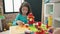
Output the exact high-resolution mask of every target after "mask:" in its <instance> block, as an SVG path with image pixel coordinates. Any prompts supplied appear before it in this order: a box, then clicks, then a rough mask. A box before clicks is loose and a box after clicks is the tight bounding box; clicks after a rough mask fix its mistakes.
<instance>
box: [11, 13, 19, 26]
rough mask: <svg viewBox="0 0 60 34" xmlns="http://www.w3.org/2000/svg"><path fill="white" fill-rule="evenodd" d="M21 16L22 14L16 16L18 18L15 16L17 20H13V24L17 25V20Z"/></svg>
mask: <svg viewBox="0 0 60 34" xmlns="http://www.w3.org/2000/svg"><path fill="white" fill-rule="evenodd" d="M19 16H20V15H19V14H18V15H17V16H16V18H15V20H14V21H13V24H12V25H13V26H14V25H16V21H17V20H19Z"/></svg>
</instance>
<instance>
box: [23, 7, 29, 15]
mask: <svg viewBox="0 0 60 34" xmlns="http://www.w3.org/2000/svg"><path fill="white" fill-rule="evenodd" d="M27 12H28V8H27V7H25V6H24V7H22V14H25V15H26V14H27Z"/></svg>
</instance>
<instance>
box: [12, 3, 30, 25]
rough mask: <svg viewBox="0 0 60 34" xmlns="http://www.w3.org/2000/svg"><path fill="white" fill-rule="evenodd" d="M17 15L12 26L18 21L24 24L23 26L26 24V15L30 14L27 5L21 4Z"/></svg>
mask: <svg viewBox="0 0 60 34" xmlns="http://www.w3.org/2000/svg"><path fill="white" fill-rule="evenodd" d="M19 12H20V13H19V14H18V15H17V16H16V18H15V20H14V21H13V25H16V21H17V20H20V21H22V22H24V24H27V21H28V20H27V15H28V14H29V13H30V12H31V9H30V6H29V3H27V2H23V3H22V5H21V7H20V9H19Z"/></svg>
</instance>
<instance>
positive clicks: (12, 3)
mask: <svg viewBox="0 0 60 34" xmlns="http://www.w3.org/2000/svg"><path fill="white" fill-rule="evenodd" d="M22 2H24V0H3V7H4V13H16V12H19V7H20V6H21V3H22Z"/></svg>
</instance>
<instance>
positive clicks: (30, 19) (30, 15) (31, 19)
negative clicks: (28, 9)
mask: <svg viewBox="0 0 60 34" xmlns="http://www.w3.org/2000/svg"><path fill="white" fill-rule="evenodd" d="M27 19H28V24H29V25H31V24H33V23H34V16H33V14H32V13H29V14H28V16H27Z"/></svg>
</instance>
